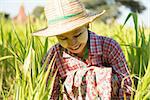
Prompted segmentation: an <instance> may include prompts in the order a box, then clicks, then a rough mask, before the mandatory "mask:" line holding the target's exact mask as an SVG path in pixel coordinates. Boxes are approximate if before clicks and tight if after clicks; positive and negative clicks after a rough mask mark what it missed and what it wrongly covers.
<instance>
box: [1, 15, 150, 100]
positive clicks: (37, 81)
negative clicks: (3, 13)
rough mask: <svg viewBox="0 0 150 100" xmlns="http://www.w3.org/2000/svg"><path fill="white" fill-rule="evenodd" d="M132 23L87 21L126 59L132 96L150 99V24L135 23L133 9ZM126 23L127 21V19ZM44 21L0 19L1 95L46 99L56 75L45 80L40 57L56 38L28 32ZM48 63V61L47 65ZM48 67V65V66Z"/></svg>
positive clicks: (137, 99)
mask: <svg viewBox="0 0 150 100" xmlns="http://www.w3.org/2000/svg"><path fill="white" fill-rule="evenodd" d="M130 17H133V21H134V25H135V26H133V27H126V26H124V27H123V25H119V24H117V23H111V24H104V23H102V22H98V21H95V22H93V23H90V30H92V31H94V32H96V33H98V34H99V35H103V36H108V37H111V38H113V39H115V40H116V41H117V42H118V43H119V44H120V45H121V48H122V50H123V52H124V54H125V57H126V59H127V63H128V66H129V70H130V73H131V75H130V76H129V77H131V78H132V82H133V83H134V84H133V86H132V96H131V100H132V99H134V100H150V28H144V27H142V26H139V25H138V22H137V19H136V18H137V16H136V14H134V13H132V14H131V16H130ZM127 23H128V21H127ZM45 25H46V24H45V23H44V22H37V23H31V22H30V20H29V22H28V24H24V25H22V24H18V25H16V24H14V23H13V21H11V20H6V19H4V18H1V19H0V99H2V98H3V99H4V100H12V99H13V100H43V99H44V100H45V99H46V100H47V99H48V98H50V94H51V92H52V91H51V90H52V86H53V81H54V79H55V75H54V76H53V77H52V76H51V75H50V76H51V80H49V81H48V87H46V85H45V84H46V78H47V77H48V72H49V70H50V69H48V70H47V71H46V72H45V70H44V69H45V66H46V65H45V64H44V65H43V66H42V65H41V60H42V57H43V56H44V55H45V54H46V52H47V50H48V49H49V48H50V47H51V46H52V45H53V44H55V43H56V42H57V40H56V38H55V37H53V38H46V37H32V36H31V33H32V32H33V31H35V30H38V29H40V28H43V27H45ZM49 66H51V65H49ZM49 68H50V67H49Z"/></svg>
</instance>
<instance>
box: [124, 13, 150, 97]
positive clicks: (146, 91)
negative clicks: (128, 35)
mask: <svg viewBox="0 0 150 100" xmlns="http://www.w3.org/2000/svg"><path fill="white" fill-rule="evenodd" d="M130 17H132V18H133V21H134V30H135V41H134V42H132V43H129V44H128V45H126V50H127V54H128V59H129V62H128V63H130V68H131V73H132V74H133V76H134V77H135V78H137V77H138V80H135V78H134V81H135V86H133V90H135V91H134V92H135V96H134V100H142V99H144V100H147V99H150V62H149V61H150V34H149V35H148V37H147V39H146V35H145V32H144V28H143V27H142V28H141V27H139V26H138V16H137V14H136V13H129V15H128V16H127V18H126V20H125V23H124V25H125V24H126V22H127V21H128V19H129V18H130ZM124 25H123V26H124ZM134 87H136V88H134Z"/></svg>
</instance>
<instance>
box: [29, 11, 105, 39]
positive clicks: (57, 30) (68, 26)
mask: <svg viewBox="0 0 150 100" xmlns="http://www.w3.org/2000/svg"><path fill="white" fill-rule="evenodd" d="M104 13H105V10H103V11H102V12H101V13H99V14H97V15H91V16H88V17H82V18H79V19H77V20H74V21H70V22H68V23H65V24H64V25H57V26H55V27H46V28H44V29H41V30H38V31H36V32H33V33H32V36H45V37H51V36H56V35H60V34H64V33H66V32H69V31H72V30H75V29H77V28H79V27H82V26H84V25H86V24H88V23H90V22H92V21H93V20H95V19H96V18H97V17H99V16H101V15H102V14H104Z"/></svg>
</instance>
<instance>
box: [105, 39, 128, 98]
mask: <svg viewBox="0 0 150 100" xmlns="http://www.w3.org/2000/svg"><path fill="white" fill-rule="evenodd" d="M108 45H109V49H108V53H109V54H108V55H109V56H108V60H109V63H110V65H111V67H112V68H113V70H114V71H115V73H116V78H118V80H119V91H118V92H119V98H122V99H123V98H124V93H125V94H126V97H127V98H130V95H131V79H130V77H129V70H128V66H127V62H126V59H125V56H124V54H123V52H122V50H121V48H120V45H119V44H118V43H117V42H116V41H115V40H110V41H109V44H108ZM124 78H125V80H124V81H123V79H124ZM122 81H123V83H124V85H123V87H122V86H121V83H122Z"/></svg>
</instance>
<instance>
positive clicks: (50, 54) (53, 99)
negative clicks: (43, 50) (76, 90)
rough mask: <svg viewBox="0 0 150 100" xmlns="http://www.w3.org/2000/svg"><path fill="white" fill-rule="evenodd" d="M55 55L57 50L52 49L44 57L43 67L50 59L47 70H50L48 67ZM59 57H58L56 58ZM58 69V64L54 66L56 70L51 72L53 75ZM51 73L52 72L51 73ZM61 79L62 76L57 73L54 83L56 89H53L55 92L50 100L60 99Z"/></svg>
mask: <svg viewBox="0 0 150 100" xmlns="http://www.w3.org/2000/svg"><path fill="white" fill-rule="evenodd" d="M54 54H55V48H54V47H52V48H50V49H49V51H48V52H47V54H46V55H45V56H44V58H43V59H42V65H43V64H44V63H45V61H46V59H48V63H47V64H46V65H47V66H46V70H47V69H48V68H47V67H48V65H49V64H50V61H51V60H52V57H53V56H54ZM56 57H57V56H56ZM56 69H57V66H56V64H55V65H54V69H53V70H51V71H52V75H53V74H54V73H55V71H56ZM51 71H50V72H51ZM59 78H60V75H59V73H58V72H57V74H56V77H55V81H54V87H53V90H52V95H51V98H50V100H58V97H59V90H60V85H59ZM49 79H50V77H48V79H47V82H48V80H49Z"/></svg>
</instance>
